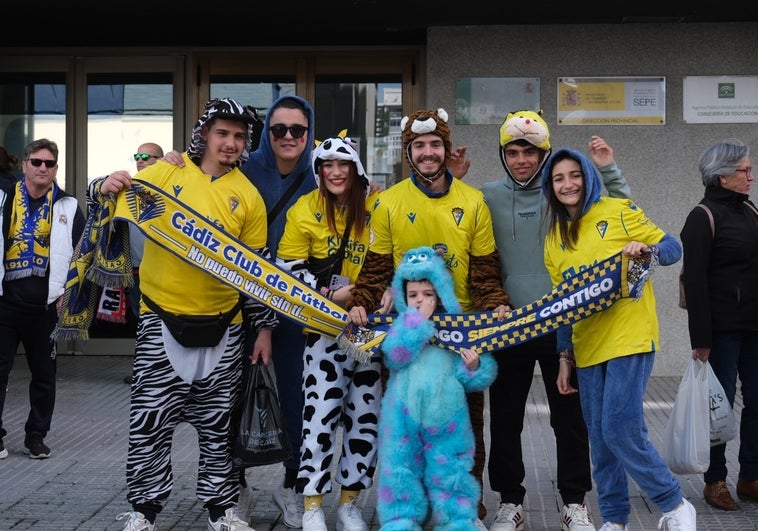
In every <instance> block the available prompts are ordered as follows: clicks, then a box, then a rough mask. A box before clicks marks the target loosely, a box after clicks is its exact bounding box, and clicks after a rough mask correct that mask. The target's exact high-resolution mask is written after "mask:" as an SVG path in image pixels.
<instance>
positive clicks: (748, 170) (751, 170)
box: [734, 167, 753, 177]
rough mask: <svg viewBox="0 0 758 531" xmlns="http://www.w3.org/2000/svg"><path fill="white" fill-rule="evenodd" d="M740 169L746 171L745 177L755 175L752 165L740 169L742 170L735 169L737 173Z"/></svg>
mask: <svg viewBox="0 0 758 531" xmlns="http://www.w3.org/2000/svg"><path fill="white" fill-rule="evenodd" d="M738 171H739V172H742V173H744V174H745V177H747V176H748V175H753V168H752V167H750V168H743V169H740V170H734V172H735V173H736V172H738Z"/></svg>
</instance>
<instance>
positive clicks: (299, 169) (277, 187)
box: [240, 95, 316, 261]
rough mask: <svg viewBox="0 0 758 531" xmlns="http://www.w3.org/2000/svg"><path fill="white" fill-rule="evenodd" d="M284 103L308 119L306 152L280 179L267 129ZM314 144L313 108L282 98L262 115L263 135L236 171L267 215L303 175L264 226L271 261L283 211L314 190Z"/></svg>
mask: <svg viewBox="0 0 758 531" xmlns="http://www.w3.org/2000/svg"><path fill="white" fill-rule="evenodd" d="M288 99H289V100H294V101H297V102H299V103H300V104H301V105H302V106H303V107H304V108H305V111H306V113H307V115H308V137H307V139H306V148H305V150H304V151H303V153H302V154H301V155H300V158H299V159H298V161H297V165H296V166H295V169H294V170H293V171H292V172H291V173H289V174H287V175H282V174H281V173H280V172H279V168H278V166H277V164H276V157H275V156H274V151H273V150H272V149H271V139H270V138H271V137H270V135H269V127H270V126H271V122H270V120H271V114H272V111H273V109H275V108H276V107H277V106H278V105H279V103H280V102H281V101H283V100H288ZM314 143H315V133H314V113H313V107H311V105H310V104H309V103H308V102H307V101H306V100H305V99H303V98H301V97H299V96H293V95H287V96H282V97H280V98H279V99H277V100H276V101H274V102H273V103H272V104H271V107H269V112H268V113H267V114H266V120H265V122H264V125H263V131H262V132H261V140H260V144H259V145H258V149H256V150H255V151H253V152H252V153H251V154H250V158H249V159H248V161H247V162H246V163H245V164H244V165H243V166H242V167H241V168H240V169H241V170H242V172H243V173H244V174H245V175H246V176H247V178H248V179H250V182H252V183H253V184H254V185H255V187H256V188H257V189H258V192H260V194H261V196H262V197H263V201H264V202H265V203H266V212H271V210H272V209H273V208H274V206H276V204H277V203H278V202H279V199H281V197H282V196H283V195H284V194H285V192H286V191H287V190H288V189H289V187H290V185H292V183H294V182H295V181H297V179H298V177H299V176H300V175H302V174H303V173H304V174H305V177H304V178H303V181H302V182H301V183H300V185H299V186H298V188H297V190H296V191H295V193H294V194H292V197H290V198H289V200H288V201H287V203H286V204H285V205H284V207H283V208H282V209H281V210H280V211H279V213H278V214H277V216H276V217H275V218H274V219H273V220H271V221H270V222H269V224H268V240H267V245H268V247H269V250H270V251H271V260H272V261H273V260H275V259H276V252H277V249H278V248H279V240H281V238H282V235H283V234H284V223H285V221H286V220H287V210H288V209H289V207H291V206H292V205H293V204H294V203H295V201H297V200H298V198H299V197H300V196H302V195H305V194H307V193H308V192H310V191H312V190H315V189H316V176H315V174H314V173H313V161H312V160H311V152H312V151H313V146H314Z"/></svg>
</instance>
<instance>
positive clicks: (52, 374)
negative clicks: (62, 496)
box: [0, 138, 85, 459]
mask: <svg viewBox="0 0 758 531" xmlns="http://www.w3.org/2000/svg"><path fill="white" fill-rule="evenodd" d="M21 168H22V171H23V173H24V178H23V179H22V180H21V181H19V182H17V183H9V184H4V185H3V188H2V189H0V205H2V210H1V211H0V216H2V227H3V238H2V240H0V245H1V246H2V251H3V252H2V256H3V266H4V267H3V268H2V269H0V279H1V280H2V283H1V284H0V459H2V458H5V457H7V456H8V450H7V449H6V448H5V446H4V444H3V437H5V435H6V434H7V432H6V430H5V428H4V427H3V424H2V412H3V407H4V405H5V394H6V389H7V386H8V375H9V373H10V371H11V369H12V368H13V362H14V359H15V356H16V352H17V350H18V346H19V343H21V344H23V346H24V351H25V353H26V363H27V365H28V366H29V372H30V373H31V383H30V385H29V403H30V406H31V407H30V410H29V416H28V417H27V420H26V424H25V425H24V431H25V437H24V447H25V453H27V454H29V457H30V458H31V459H46V458H48V457H50V448H48V447H47V445H45V441H44V438H45V437H46V436H47V433H48V431H49V430H50V423H51V421H52V418H53V409H54V408H55V378H56V369H57V364H56V359H55V356H56V350H55V341H53V340H52V339H51V338H50V334H51V333H52V331H53V329H54V328H55V325H56V323H57V321H58V315H59V312H60V307H61V302H62V298H61V297H62V295H63V291H64V287H65V283H66V277H67V275H68V267H69V263H70V261H71V257H72V256H73V254H74V247H75V246H76V244H77V242H78V241H79V238H80V237H81V235H82V232H83V231H84V224H85V219H84V213H83V212H82V210H81V208H79V202H78V201H77V200H76V198H75V197H72V196H70V195H69V194H67V193H66V192H64V191H63V190H61V189H60V188H59V187H58V184H57V183H56V180H55V176H56V174H57V173H58V146H57V144H56V143H55V142H53V141H51V140H48V139H46V138H41V139H39V140H35V141H33V142H32V143H30V144H29V145H28V146H26V149H25V150H24V160H23V162H22V166H21Z"/></svg>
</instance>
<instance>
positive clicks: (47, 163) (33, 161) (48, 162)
mask: <svg viewBox="0 0 758 531" xmlns="http://www.w3.org/2000/svg"><path fill="white" fill-rule="evenodd" d="M27 160H28V161H29V162H30V163H31V165H32V166H34V167H35V168H39V167H40V166H42V165H43V164H44V165H45V168H52V167H53V166H55V165H56V164H58V161H57V160H44V159H27Z"/></svg>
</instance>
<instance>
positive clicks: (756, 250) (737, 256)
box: [680, 186, 758, 348]
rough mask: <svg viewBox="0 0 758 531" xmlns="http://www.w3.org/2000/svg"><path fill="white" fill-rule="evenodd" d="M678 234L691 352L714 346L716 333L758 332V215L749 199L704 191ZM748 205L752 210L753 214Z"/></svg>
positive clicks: (714, 190) (716, 189)
mask: <svg viewBox="0 0 758 531" xmlns="http://www.w3.org/2000/svg"><path fill="white" fill-rule="evenodd" d="M700 202H701V203H703V204H705V205H706V206H707V207H708V208H710V210H711V212H712V213H713V218H714V222H715V236H714V237H711V225H710V221H709V220H708V214H707V213H706V212H705V210H703V209H702V208H694V209H693V210H692V211H691V212H690V213H689V215H688V216H687V219H686V221H685V222H684V227H683V228H682V232H681V233H680V238H681V240H682V246H683V248H684V276H683V280H684V290H685V295H686V298H687V312H688V321H689V331H690V343H691V347H692V348H698V347H710V346H711V338H712V334H713V332H714V331H717V332H725V331H734V330H756V329H758V214H756V212H755V211H754V210H753V209H754V208H755V206H753V205H752V203H750V200H749V198H748V196H747V195H745V194H739V193H736V192H733V191H731V190H727V189H724V188H720V187H712V186H709V187H706V189H705V197H704V198H703V199H702V200H701V201H700ZM746 202H748V203H750V205H751V206H753V209H751V207H750V206H748V204H746Z"/></svg>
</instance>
